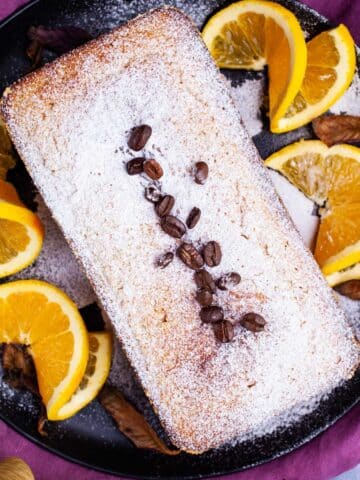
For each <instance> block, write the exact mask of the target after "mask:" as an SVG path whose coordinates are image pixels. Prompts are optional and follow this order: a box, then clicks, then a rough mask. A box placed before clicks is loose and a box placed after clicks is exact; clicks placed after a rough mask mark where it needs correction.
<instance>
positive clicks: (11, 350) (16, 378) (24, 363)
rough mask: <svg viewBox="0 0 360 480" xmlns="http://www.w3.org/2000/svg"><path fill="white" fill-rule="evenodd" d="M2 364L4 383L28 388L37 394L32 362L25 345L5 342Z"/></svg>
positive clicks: (19, 387)
mask: <svg viewBox="0 0 360 480" xmlns="http://www.w3.org/2000/svg"><path fill="white" fill-rule="evenodd" d="M2 366H3V369H4V374H5V375H4V380H5V381H6V383H8V384H9V385H10V386H11V387H13V388H17V389H26V390H30V391H31V392H32V393H34V394H35V395H37V396H39V388H38V384H37V380H36V373H35V367H34V363H33V360H32V358H31V356H30V354H29V353H28V352H27V351H26V347H24V346H23V345H17V344H13V343H9V344H5V345H4V347H3V356H2Z"/></svg>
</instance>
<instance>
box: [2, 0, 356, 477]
mask: <svg viewBox="0 0 360 480" xmlns="http://www.w3.org/2000/svg"><path fill="white" fill-rule="evenodd" d="M24 3H26V1H24V0H0V19H2V18H5V17H6V16H7V15H9V14H10V13H11V12H12V11H14V10H15V9H16V8H18V7H20V6H21V5H23V4H24ZM304 3H307V4H308V5H310V6H311V7H313V8H315V9H316V10H318V11H319V12H320V13H322V14H324V15H325V16H327V17H328V18H329V19H331V20H333V21H334V22H335V23H340V22H343V23H345V24H347V25H348V26H349V27H350V29H351V31H352V34H353V36H354V38H355V39H356V41H357V42H358V43H359V42H360V0H306V1H304ZM13 455H16V456H19V457H21V458H22V459H24V460H25V461H26V462H27V463H28V464H29V465H30V467H31V468H32V470H33V472H34V474H35V477H36V480H49V479H52V478H56V479H57V480H68V479H74V480H111V479H115V478H119V477H114V476H111V475H105V474H101V473H97V472H95V471H91V470H88V469H85V468H82V467H79V466H76V465H74V464H72V463H69V462H66V461H64V460H62V459H61V458H59V457H56V456H54V455H52V454H50V453H48V452H46V451H45V450H43V449H42V448H39V447H37V446H35V445H34V444H33V443H31V442H29V441H28V440H26V439H25V438H23V437H22V436H20V435H18V434H17V433H15V432H14V431H13V430H11V429H10V428H9V427H7V426H6V425H5V424H4V423H3V422H0V459H1V458H5V457H8V456H13ZM359 462H360V406H357V407H355V408H353V409H352V410H351V412H349V413H348V414H347V415H346V416H345V417H344V418H342V419H341V420H339V421H338V422H337V423H336V424H335V425H334V426H333V427H331V428H329V429H328V430H327V431H326V432H324V433H323V434H321V435H319V436H318V437H317V438H316V439H314V440H312V441H311V442H310V443H308V444H307V445H305V446H303V447H302V448H299V449H298V450H296V451H294V452H292V453H290V454H288V455H286V456H284V457H282V458H279V459H277V460H274V461H272V462H270V463H268V464H265V465H262V466H260V467H256V468H253V469H251V470H248V471H246V472H243V473H238V474H234V475H230V476H228V477H226V479H227V480H328V479H330V478H332V477H334V476H335V475H338V474H340V473H342V472H344V471H346V470H349V469H351V468H352V467H354V466H355V465H357V464H358V463H359ZM222 478H224V477H222Z"/></svg>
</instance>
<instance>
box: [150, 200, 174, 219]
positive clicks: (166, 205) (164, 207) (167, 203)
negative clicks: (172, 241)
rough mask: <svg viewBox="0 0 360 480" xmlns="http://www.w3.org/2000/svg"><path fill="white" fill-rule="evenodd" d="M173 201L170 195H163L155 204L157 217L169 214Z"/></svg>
mask: <svg viewBox="0 0 360 480" xmlns="http://www.w3.org/2000/svg"><path fill="white" fill-rule="evenodd" d="M174 203H175V198H174V197H173V196H171V195H164V196H163V197H162V198H161V199H160V200H159V201H158V202H157V204H156V205H155V211H156V213H157V214H158V215H159V217H164V216H165V215H169V213H170V212H171V210H172V208H173V206H174Z"/></svg>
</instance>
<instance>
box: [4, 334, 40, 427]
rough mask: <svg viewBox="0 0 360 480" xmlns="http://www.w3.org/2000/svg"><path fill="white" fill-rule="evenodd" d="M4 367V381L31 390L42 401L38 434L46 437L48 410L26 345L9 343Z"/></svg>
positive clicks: (5, 346)
mask: <svg viewBox="0 0 360 480" xmlns="http://www.w3.org/2000/svg"><path fill="white" fill-rule="evenodd" d="M2 367H3V369H4V380H5V382H6V383H7V384H8V385H10V387H12V388H16V389H20V390H29V391H30V392H31V393H32V394H34V395H35V396H36V397H37V398H38V399H39V400H40V408H41V410H40V417H39V420H38V432H39V433H40V435H42V436H45V435H47V432H46V431H45V425H46V422H47V416H46V408H45V406H44V404H43V403H42V401H41V397H40V393H39V387H38V383H37V378H36V372H35V367H34V362H33V359H32V357H31V355H30V354H29V353H28V352H27V350H26V347H25V346H24V345H17V344H14V343H8V344H4V345H3V354H2Z"/></svg>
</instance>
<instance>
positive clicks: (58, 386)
mask: <svg viewBox="0 0 360 480" xmlns="http://www.w3.org/2000/svg"><path fill="white" fill-rule="evenodd" d="M0 343H19V344H23V345H27V346H28V348H29V352H30V353H31V355H32V357H33V360H34V364H35V369H36V374H37V379H38V384H39V391H40V394H41V397H42V400H43V402H44V405H45V406H46V410H47V415H48V418H49V420H53V419H56V418H57V414H58V411H59V410H60V408H61V407H63V406H64V405H65V403H67V402H68V401H69V399H70V398H71V396H72V395H73V393H74V392H75V390H76V389H77V388H78V386H79V384H80V381H81V379H82V378H83V376H84V373H85V369H86V364H87V361H88V357H89V341H88V334H87V331H86V328H85V324H84V321H83V319H82V318H81V315H80V313H79V312H78V309H77V308H76V305H75V304H74V303H73V302H72V300H70V298H69V297H68V296H67V295H65V293H63V292H62V291H61V290H59V289H58V288H56V287H54V286H52V285H50V284H48V283H45V282H42V281H39V280H19V281H16V282H9V283H6V284H3V285H0Z"/></svg>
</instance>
